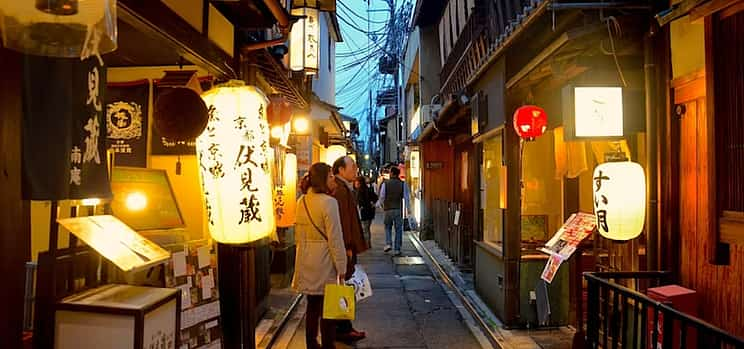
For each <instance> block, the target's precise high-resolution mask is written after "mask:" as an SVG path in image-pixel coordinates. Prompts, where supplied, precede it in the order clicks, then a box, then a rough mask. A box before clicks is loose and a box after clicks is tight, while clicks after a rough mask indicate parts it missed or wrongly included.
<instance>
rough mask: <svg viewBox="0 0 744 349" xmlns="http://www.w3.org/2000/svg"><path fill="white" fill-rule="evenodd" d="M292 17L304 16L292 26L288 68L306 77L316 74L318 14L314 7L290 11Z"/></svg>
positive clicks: (318, 37) (318, 45)
mask: <svg viewBox="0 0 744 349" xmlns="http://www.w3.org/2000/svg"><path fill="white" fill-rule="evenodd" d="M292 15H293V16H304V18H301V19H299V20H297V23H295V24H294V25H293V26H292V32H291V33H290V37H289V44H290V47H289V66H290V69H292V70H294V71H303V70H304V71H305V74H307V75H314V74H316V73H317V72H318V65H319V62H320V22H319V19H320V18H319V17H320V12H319V11H318V9H317V7H314V6H302V7H297V8H293V9H292Z"/></svg>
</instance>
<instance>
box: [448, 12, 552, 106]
mask: <svg viewBox="0 0 744 349" xmlns="http://www.w3.org/2000/svg"><path fill="white" fill-rule="evenodd" d="M543 2H545V0H476V2H475V4H476V5H475V7H476V9H475V11H474V12H473V14H472V15H471V16H470V18H469V19H468V22H467V23H466V25H465V28H464V29H463V31H462V33H461V34H460V37H459V38H458V39H457V42H456V43H455V46H454V47H453V49H452V51H451V52H450V53H449V55H448V56H447V58H446V60H445V64H444V66H443V67H442V70H441V73H440V79H441V81H442V89H441V92H442V93H443V94H444V95H449V94H453V93H457V92H459V91H461V90H462V89H463V88H465V87H466V85H467V83H468V81H469V80H470V79H471V78H472V77H473V75H474V74H475V73H476V72H477V71H478V70H479V69H480V68H481V67H482V66H483V65H484V64H486V62H487V61H488V59H489V56H490V55H491V54H492V53H493V52H494V51H495V50H496V49H497V48H498V47H499V46H500V45H502V44H503V43H504V42H506V40H507V38H508V37H509V35H510V34H512V33H513V32H514V31H515V30H516V28H517V27H518V26H519V24H520V23H522V22H523V21H524V20H525V18H526V17H527V16H529V15H530V14H531V13H532V12H533V11H534V9H535V8H536V6H539V5H540V4H541V3H543Z"/></svg>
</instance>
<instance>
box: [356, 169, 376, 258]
mask: <svg viewBox="0 0 744 349" xmlns="http://www.w3.org/2000/svg"><path fill="white" fill-rule="evenodd" d="M354 189H356V192H357V199H358V203H357V204H358V206H359V216H360V217H361V219H362V232H363V233H364V240H366V241H367V247H368V248H372V231H371V229H370V228H371V226H372V220H373V219H375V203H377V194H375V192H373V191H372V189H371V188H370V187H369V185H367V180H366V178H364V176H359V177H357V179H356V180H355V181H354Z"/></svg>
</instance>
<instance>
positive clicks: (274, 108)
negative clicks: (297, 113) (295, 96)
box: [266, 95, 292, 126]
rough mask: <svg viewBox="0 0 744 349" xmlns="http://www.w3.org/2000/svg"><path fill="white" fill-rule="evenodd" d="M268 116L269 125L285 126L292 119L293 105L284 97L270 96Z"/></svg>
mask: <svg viewBox="0 0 744 349" xmlns="http://www.w3.org/2000/svg"><path fill="white" fill-rule="evenodd" d="M266 115H267V118H268V119H269V125H271V126H281V125H284V124H286V123H288V122H289V120H290V119H292V105H291V104H289V101H287V99H286V98H284V97H282V96H279V95H271V96H269V106H268V110H267V113H266Z"/></svg>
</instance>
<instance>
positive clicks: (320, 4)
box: [292, 0, 336, 12]
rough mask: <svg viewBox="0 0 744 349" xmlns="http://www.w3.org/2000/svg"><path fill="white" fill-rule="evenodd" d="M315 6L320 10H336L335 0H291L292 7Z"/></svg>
mask: <svg viewBox="0 0 744 349" xmlns="http://www.w3.org/2000/svg"><path fill="white" fill-rule="evenodd" d="M297 7H317V8H318V9H319V10H321V11H329V12H335V11H336V0H292V8H297Z"/></svg>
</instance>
